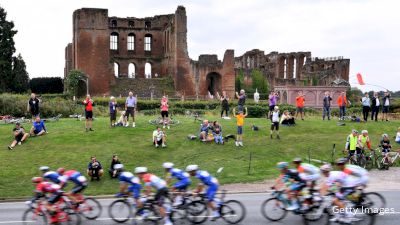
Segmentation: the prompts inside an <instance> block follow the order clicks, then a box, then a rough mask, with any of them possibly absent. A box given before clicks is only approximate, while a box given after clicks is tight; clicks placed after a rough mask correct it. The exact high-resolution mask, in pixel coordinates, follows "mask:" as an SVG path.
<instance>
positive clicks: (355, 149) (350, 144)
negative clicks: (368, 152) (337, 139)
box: [346, 130, 362, 158]
mask: <svg viewBox="0 0 400 225" xmlns="http://www.w3.org/2000/svg"><path fill="white" fill-rule="evenodd" d="M360 146H362V144H361V142H360V141H359V139H358V131H357V130H352V131H351V134H349V136H347V140H346V150H348V151H349V158H351V157H353V156H354V154H356V153H357V155H359V154H361V148H360Z"/></svg>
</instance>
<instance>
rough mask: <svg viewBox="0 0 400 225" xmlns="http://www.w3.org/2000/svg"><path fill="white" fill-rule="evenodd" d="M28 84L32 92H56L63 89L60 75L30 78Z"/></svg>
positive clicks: (61, 91)
mask: <svg viewBox="0 0 400 225" xmlns="http://www.w3.org/2000/svg"><path fill="white" fill-rule="evenodd" d="M29 86H30V88H31V91H32V92H33V93H38V94H58V93H63V91H64V84H63V80H62V79H61V77H38V78H32V79H31V81H30V82H29Z"/></svg>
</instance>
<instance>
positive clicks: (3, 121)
mask: <svg viewBox="0 0 400 225" xmlns="http://www.w3.org/2000/svg"><path fill="white" fill-rule="evenodd" d="M30 122H31V120H30V119H25V117H12V116H3V118H2V119H1V120H0V124H16V123H21V124H22V123H30Z"/></svg>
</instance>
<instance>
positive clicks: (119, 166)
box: [114, 164, 124, 170]
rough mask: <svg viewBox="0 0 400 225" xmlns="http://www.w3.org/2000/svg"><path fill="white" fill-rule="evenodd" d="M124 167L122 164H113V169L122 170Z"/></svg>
mask: <svg viewBox="0 0 400 225" xmlns="http://www.w3.org/2000/svg"><path fill="white" fill-rule="evenodd" d="M123 168H124V165H123V164H115V165H114V170H122V169H123Z"/></svg>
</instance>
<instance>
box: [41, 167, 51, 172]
mask: <svg viewBox="0 0 400 225" xmlns="http://www.w3.org/2000/svg"><path fill="white" fill-rule="evenodd" d="M49 169H50V168H49V167H48V166H41V167H39V170H40V171H42V172H47V171H49Z"/></svg>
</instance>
